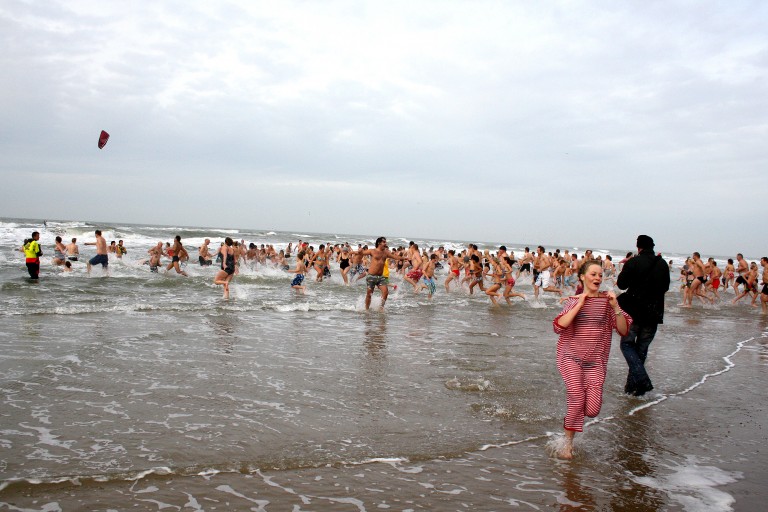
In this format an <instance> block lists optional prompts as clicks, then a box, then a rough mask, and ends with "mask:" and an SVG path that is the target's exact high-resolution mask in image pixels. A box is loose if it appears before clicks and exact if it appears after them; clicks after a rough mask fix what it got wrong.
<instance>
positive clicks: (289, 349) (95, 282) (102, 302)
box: [0, 218, 768, 512]
mask: <svg viewBox="0 0 768 512" xmlns="http://www.w3.org/2000/svg"><path fill="white" fill-rule="evenodd" d="M95 229H100V230H101V231H102V232H103V234H104V237H105V238H106V239H107V240H108V241H111V240H123V241H124V244H125V246H126V247H127V250H128V252H127V254H126V255H125V256H124V257H123V258H122V259H117V258H115V257H114V255H111V256H110V263H109V267H108V271H107V272H104V271H103V269H102V268H101V267H100V266H97V267H94V269H93V270H92V272H91V273H90V274H88V273H87V272H86V265H85V260H86V259H87V258H90V257H91V256H93V255H94V254H95V251H94V248H93V247H92V246H84V245H83V243H84V242H87V241H94V240H95V238H94V230H95ZM33 230H38V231H40V233H41V239H40V243H41V245H42V248H43V251H44V253H45V254H44V256H43V258H42V264H41V274H40V279H39V281H38V282H33V281H31V280H30V279H29V277H28V274H27V272H26V267H25V264H24V259H23V254H21V253H20V252H19V250H18V249H19V247H20V246H21V245H22V243H23V240H24V239H25V238H28V237H29V236H30V234H31V232H32V231H33ZM57 235H58V236H61V237H62V238H63V239H64V241H65V242H68V241H69V240H70V239H71V238H73V237H76V238H77V239H78V244H79V245H80V251H81V254H82V256H83V258H82V259H81V261H78V262H75V263H74V265H73V271H72V272H63V271H62V269H61V267H56V266H54V265H52V262H51V257H52V255H53V243H54V238H55V237H56V236H57ZM176 235H180V236H181V238H182V243H183V244H185V246H186V247H187V248H188V250H189V252H190V255H191V259H190V262H189V263H188V264H186V265H185V266H184V270H185V271H186V272H187V273H188V274H189V276H188V277H184V276H182V275H179V274H177V273H176V272H174V271H173V270H171V271H170V272H167V273H166V272H164V271H163V270H161V271H160V272H159V273H152V272H150V269H149V268H148V267H147V266H146V265H144V264H142V261H143V260H145V259H146V258H147V250H148V249H149V248H150V247H152V246H154V245H155V244H156V243H157V242H158V241H161V242H166V241H169V242H170V241H172V240H173V238H174V236H176ZM382 235H383V236H387V237H388V240H389V245H390V246H398V245H407V243H408V242H409V240H408V239H406V238H402V237H399V236H398V234H397V233H396V232H393V233H371V234H368V235H350V234H343V233H338V234H333V233H310V232H298V231H288V232H285V231H273V230H268V229H219V228H205V227H182V226H153V225H137V224H127V223H123V224H119V223H100V222H90V221H87V222H86V221H78V222H74V221H54V220H47V222H46V223H45V225H43V221H42V219H40V220H29V219H11V218H3V219H0V347H1V348H0V510H12V511H39V512H54V511H63V510H67V511H69V510H72V511H82V510H88V511H96V510H103V511H122V510H132V511H133V510H138V511H143V510H147V511H158V510H163V511H174V510H176V511H188V510H189V511H203V510H210V511H214V510H218V511H231V510H247V511H282V510H291V511H313V510H318V511H323V510H333V511H336V510H338V511H374V510H375V511H380V510H398V511H422V510H438V511H449V510H450V511H454V510H455V511H486V510H489V511H490V510H515V511H549V510H558V511H570V510H585V511H587V510H606V511H611V510H616V511H618V510H622V511H659V510H669V511H677V510H681V511H730V510H737V511H754V510H764V509H765V501H766V499H768V491H766V487H765V483H766V482H768V398H766V393H765V386H766V382H767V381H766V372H768V315H766V314H763V313H762V312H761V308H760V307H759V306H758V307H752V306H751V305H750V301H749V299H748V298H745V299H744V300H742V301H740V302H739V303H737V304H732V303H731V302H732V299H733V298H734V297H733V293H732V291H730V290H729V291H727V292H725V293H722V292H721V296H722V297H721V299H720V300H718V301H716V302H715V303H714V304H708V303H707V304H702V303H700V302H695V303H694V305H693V307H692V308H681V307H679V305H678V304H679V303H680V302H681V295H680V290H679V282H678V281H677V277H678V275H679V271H680V265H681V264H682V262H683V261H684V258H685V256H686V255H685V254H679V253H667V252H665V253H664V255H665V259H669V260H672V262H673V268H672V287H671V289H670V291H669V293H668V294H667V298H666V315H665V321H664V324H663V325H662V326H660V328H659V332H658V334H657V335H656V339H655V340H654V342H653V344H652V345H651V348H650V353H649V360H648V370H649V373H650V375H651V377H652V379H653V382H654V385H655V389H654V390H653V391H652V392H650V393H649V394H648V395H646V396H645V397H642V398H637V397H632V396H628V395H626V394H624V393H623V386H624V381H625V378H626V363H625V362H624V359H623V357H622V355H621V352H620V350H619V347H618V337H617V336H616V335H614V340H613V342H614V345H613V348H612V351H611V357H610V361H609V366H608V376H607V380H606V384H605V389H604V404H603V408H602V411H601V412H600V414H599V416H598V417H596V418H595V419H592V420H589V421H588V422H587V424H586V425H585V429H584V432H583V433H582V434H577V436H576V443H575V457H574V459H573V460H571V461H562V460H559V459H557V458H556V457H554V456H553V453H554V450H555V449H556V447H557V446H558V445H559V443H560V442H561V441H562V420H563V416H564V414H565V388H564V385H563V382H562V379H561V377H560V375H559V373H558V371H557V368H556V365H555V349H556V343H557V336H556V335H555V334H554V332H553V329H552V320H553V319H554V317H555V316H556V315H557V313H558V312H559V311H560V309H561V305H560V302H559V300H558V296H557V295H554V294H549V293H545V294H542V296H541V297H540V299H539V300H538V301H534V300H533V289H532V286H531V282H530V278H529V277H527V276H525V275H523V276H521V277H520V278H519V280H518V284H517V286H516V289H517V291H520V292H522V293H524V294H525V295H526V298H525V299H522V298H515V299H514V300H513V302H512V304H510V305H508V304H506V303H502V304H500V305H499V306H494V305H492V304H491V303H490V301H489V300H488V297H487V296H485V295H484V294H482V293H475V294H473V295H470V294H469V293H468V291H467V290H465V289H456V288H454V289H453V290H452V291H451V292H450V293H446V292H445V290H444V288H443V286H442V281H443V278H444V277H445V270H440V271H438V280H439V286H438V289H437V292H436V293H435V295H434V296H433V297H432V298H431V299H429V298H428V297H427V295H426V294H425V293H424V292H421V293H419V294H415V293H413V291H412V288H411V287H410V286H409V285H408V284H407V283H405V282H403V281H401V278H400V277H398V276H397V275H395V274H393V275H392V279H391V282H390V285H391V290H390V296H389V299H388V301H387V303H386V306H385V307H384V309H383V310H382V309H381V308H380V307H379V306H380V299H379V298H378V297H379V292H378V291H377V292H376V293H375V295H374V301H373V304H372V308H371V309H370V310H366V309H365V306H364V296H365V284H364V281H359V282H352V283H351V285H350V286H345V285H344V282H343V281H342V278H341V276H340V273H339V269H338V265H337V264H336V263H332V265H331V276H330V278H327V279H325V280H324V281H323V282H316V281H315V279H314V277H315V276H314V273H313V272H311V273H310V274H309V275H308V276H307V279H306V281H305V284H306V285H307V293H306V294H305V295H302V294H298V293H296V291H295V290H293V289H291V287H290V282H291V279H292V277H293V275H292V274H288V273H287V272H285V271H284V270H282V269H279V268H273V267H271V266H262V265H256V266H251V265H243V266H242V267H241V269H240V273H239V274H238V275H236V276H235V277H234V280H233V281H232V285H231V296H230V298H229V299H228V300H227V299H224V298H223V297H222V289H221V287H218V286H216V285H214V284H213V277H214V274H215V272H216V268H215V265H214V266H213V267H201V266H199V265H197V264H196V263H195V262H196V259H197V250H196V249H197V247H198V246H199V245H200V244H201V243H202V242H203V240H204V239H205V238H210V239H211V241H212V244H211V246H212V248H216V247H218V245H219V243H220V242H221V241H223V239H224V238H225V237H227V236H229V237H232V238H233V239H235V240H244V241H245V242H246V243H251V242H253V243H255V244H257V245H261V244H272V245H273V246H274V247H275V248H276V249H277V250H280V249H284V248H286V247H287V245H288V244H289V243H292V244H293V246H294V247H295V246H296V243H297V242H298V241H299V240H303V241H306V242H309V243H310V244H311V245H315V246H317V245H319V244H321V243H325V244H331V245H333V244H337V243H344V242H349V243H350V244H351V245H352V246H353V247H357V245H358V244H372V243H373V240H374V239H375V238H376V237H377V236H382ZM635 236H636V234H634V233H628V234H627V240H628V244H630V245H631V242H632V241H634V238H635ZM413 241H415V242H416V243H418V244H419V245H420V246H421V247H426V248H429V247H439V246H444V247H446V249H450V248H454V249H459V250H460V249H462V248H464V247H466V244H467V243H470V242H472V243H476V244H477V245H478V246H479V247H480V249H481V250H482V249H486V248H487V249H493V250H495V249H496V248H498V245H499V244H500V243H504V244H505V245H506V246H507V248H508V249H510V250H513V251H514V252H515V253H517V254H519V253H521V252H522V249H523V247H524V246H525V245H528V246H530V247H532V248H533V247H535V246H536V245H538V244H539V243H541V242H540V241H536V240H530V241H522V242H515V241H514V240H508V241H505V240H497V241H493V242H490V241H488V242H482V241H477V240H438V239H423V240H419V239H415V240H413ZM558 248H559V249H561V250H566V249H567V250H569V251H571V252H576V253H578V254H582V253H583V251H584V250H585V249H587V248H586V247H569V246H559V247H558V246H552V247H551V248H550V247H547V250H555V249H558ZM590 249H592V250H593V251H595V254H602V255H605V254H611V255H612V256H614V261H618V260H619V259H621V258H622V257H623V256H624V255H625V254H626V252H628V251H631V250H633V247H631V246H628V247H624V248H616V249H609V248H600V247H590ZM657 250H661V251H664V248H663V247H657ZM702 256H704V257H705V258H706V257H707V256H710V255H702ZM717 257H718V260H719V261H723V259H724V258H727V257H728V255H718V256H717ZM731 257H732V256H731ZM290 263H291V264H292V261H291V262H290ZM721 268H722V265H721ZM603 286H604V287H605V289H607V290H610V289H612V288H613V285H612V282H611V281H610V280H606V281H605V282H604V283H603Z"/></svg>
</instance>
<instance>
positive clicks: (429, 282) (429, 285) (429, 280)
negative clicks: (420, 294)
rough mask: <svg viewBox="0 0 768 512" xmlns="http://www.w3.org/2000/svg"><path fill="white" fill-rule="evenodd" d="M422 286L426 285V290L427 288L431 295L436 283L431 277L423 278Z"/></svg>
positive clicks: (435, 288)
mask: <svg viewBox="0 0 768 512" xmlns="http://www.w3.org/2000/svg"><path fill="white" fill-rule="evenodd" d="M424 286H426V287H427V290H429V294H430V295H433V294H434V293H435V291H436V290H437V284H436V283H435V280H434V279H433V278H431V277H425V278H424Z"/></svg>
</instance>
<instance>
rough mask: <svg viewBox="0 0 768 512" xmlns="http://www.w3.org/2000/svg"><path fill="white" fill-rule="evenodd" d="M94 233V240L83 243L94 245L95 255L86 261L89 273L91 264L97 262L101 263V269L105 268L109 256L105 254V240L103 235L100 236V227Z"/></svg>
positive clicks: (96, 263)
mask: <svg viewBox="0 0 768 512" xmlns="http://www.w3.org/2000/svg"><path fill="white" fill-rule="evenodd" d="M95 233H96V241H95V242H85V245H95V246H96V256H94V257H93V258H91V259H90V260H89V261H88V265H87V267H86V268H87V270H88V273H89V274H90V273H91V267H92V266H93V265H98V264H99V263H101V267H102V268H103V269H106V268H107V265H109V256H107V241H106V239H105V238H104V237H103V236H101V230H100V229H97V230H96V231H95Z"/></svg>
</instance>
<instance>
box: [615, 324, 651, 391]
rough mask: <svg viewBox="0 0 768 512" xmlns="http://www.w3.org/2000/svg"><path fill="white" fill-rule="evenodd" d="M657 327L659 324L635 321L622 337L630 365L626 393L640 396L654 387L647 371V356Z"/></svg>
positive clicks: (622, 343) (626, 357)
mask: <svg viewBox="0 0 768 512" xmlns="http://www.w3.org/2000/svg"><path fill="white" fill-rule="evenodd" d="M657 328H658V325H657V324H639V323H634V324H632V325H631V326H630V328H629V332H628V333H627V335H626V336H622V337H621V353H622V354H624V359H626V361H627V366H628V367H629V373H628V374H627V385H626V386H625V387H624V392H625V393H630V394H632V395H637V396H640V395H643V394H645V393H646V392H647V391H650V390H652V389H653V384H651V378H650V377H649V376H648V372H646V371H645V358H646V357H647V356H648V347H649V346H650V344H651V342H652V341H653V337H654V336H655V335H656V329H657Z"/></svg>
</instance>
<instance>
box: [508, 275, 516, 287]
mask: <svg viewBox="0 0 768 512" xmlns="http://www.w3.org/2000/svg"><path fill="white" fill-rule="evenodd" d="M507 286H509V287H510V288H511V287H513V286H515V279H514V278H513V277H510V278H509V279H507Z"/></svg>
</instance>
